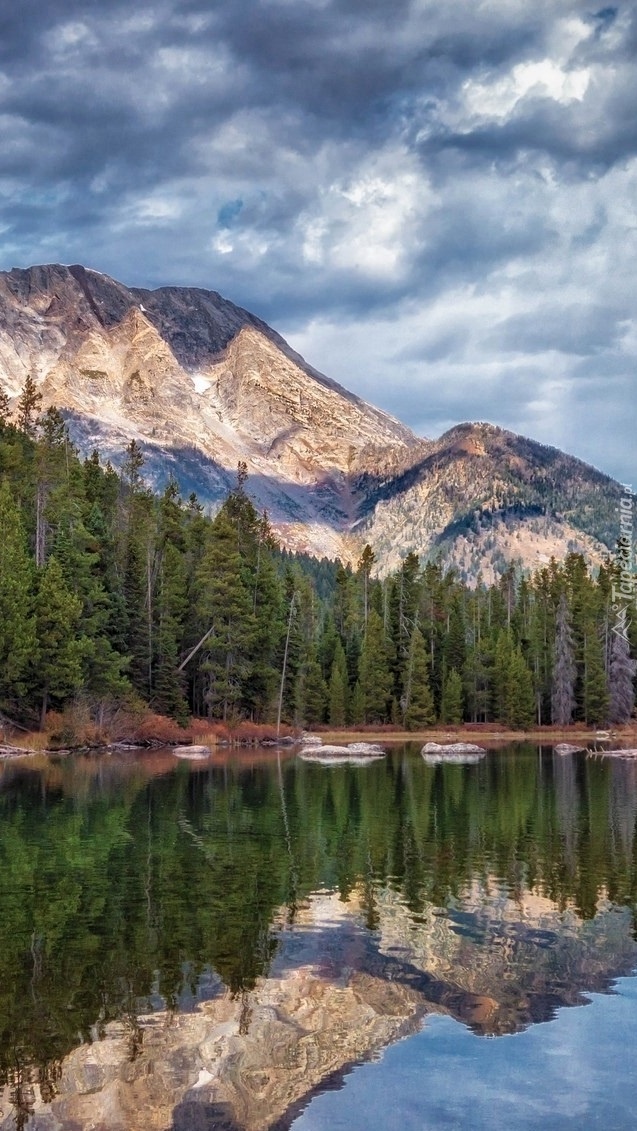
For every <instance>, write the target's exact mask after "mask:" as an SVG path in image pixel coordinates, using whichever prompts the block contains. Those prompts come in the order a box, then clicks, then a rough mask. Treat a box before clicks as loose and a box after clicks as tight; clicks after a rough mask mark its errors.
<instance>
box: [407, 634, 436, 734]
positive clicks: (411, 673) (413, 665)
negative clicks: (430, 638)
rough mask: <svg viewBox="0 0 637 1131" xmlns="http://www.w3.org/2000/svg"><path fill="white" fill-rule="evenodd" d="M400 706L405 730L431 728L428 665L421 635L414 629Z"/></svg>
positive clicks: (431, 708) (433, 714)
mask: <svg viewBox="0 0 637 1131" xmlns="http://www.w3.org/2000/svg"><path fill="white" fill-rule="evenodd" d="M401 706H402V707H403V719H404V725H405V726H406V728H407V730H419V729H420V728H422V727H428V726H432V725H433V723H434V722H435V711H434V702H433V696H432V694H431V687H430V686H429V663H428V658H427V650H426V648H425V641H424V640H423V637H422V633H421V632H419V631H418V629H417V628H415V629H414V631H413V633H412V637H411V647H410V650H409V660H408V665H407V679H406V681H405V692H404V698H403V700H402V704H401Z"/></svg>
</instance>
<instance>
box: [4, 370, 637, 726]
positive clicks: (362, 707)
mask: <svg viewBox="0 0 637 1131" xmlns="http://www.w3.org/2000/svg"><path fill="white" fill-rule="evenodd" d="M38 397H39V394H38V393H37V392H36V391H35V388H34V386H33V385H32V383H30V382H29V381H27V383H26V385H25V388H24V391H23V393H22V396H21V398H20V402H19V406H18V412H17V419H16V422H15V423H13V422H11V421H10V419H9V406H8V403H7V402H6V398H5V399H4V401H0V711H1V712H2V714H3V716H4V717H6V718H9V719H12V720H18V721H19V722H20V723H21V724H22V725H27V726H31V727H36V726H38V725H44V723H45V722H46V720H47V718H48V717H50V716H51V714H53V716H55V714H56V713H58V714H59V713H60V712H63V711H64V710H65V709H68V707H69V705H71V704H72V705H74V706H75V708H76V709H77V707H78V705H80V706H81V708H82V710H83V711H84V712H85V714H86V715H88V716H89V717H90V719H91V720H92V723H93V724H94V726H95V728H96V729H97V732H99V733H107V732H108V727H109V720H111V719H112V718H113V716H114V713H116V712H117V711H118V710H119V709H121V707H122V704H126V705H127V706H128V707H129V709H131V710H138V711H139V710H143V709H150V710H152V711H153V712H155V713H157V714H158V715H163V716H167V717H170V718H172V719H174V720H175V721H176V722H177V723H184V724H185V723H186V722H187V721H188V720H189V719H190V718H191V717H192V716H195V717H197V718H205V719H208V720H211V721H212V720H221V721H223V722H225V723H227V724H233V723H236V722H237V721H239V720H247V721H250V722H253V723H271V724H274V723H276V722H280V723H285V724H287V725H291V726H296V727H311V726H316V725H320V724H329V725H330V726H332V727H335V728H337V727H345V726H357V725H364V724H367V725H378V726H380V725H385V724H393V725H394V726H395V727H397V728H406V729H407V730H411V731H415V730H422V729H423V728H426V727H428V726H431V725H433V724H445V725H459V724H461V723H463V722H465V723H495V724H503V725H505V726H506V727H510V728H520V729H524V728H529V727H532V726H536V725H544V724H554V725H557V726H568V725H569V724H571V723H573V722H577V723H580V724H584V725H587V726H590V725H592V726H600V725H606V724H621V723H624V722H626V721H627V720H628V719H629V718H630V716H631V714H632V711H633V706H634V700H635V696H634V680H635V662H634V659H633V657H634V656H635V654H636V652H637V626H635V625H634V624H633V625H631V627H630V630H629V641H626V640H625V639H623V638H622V637H620V636H618V635H617V634H616V633H615V632H614V631H613V624H614V621H613V609H612V588H613V579H614V576H615V574H616V572H617V570H618V566H617V565H616V564H614V562H613V561H612V559H609V560H608V562H607V563H605V564H604V565H603V566H602V567H601V568H600V569H599V570H598V571H597V573H596V575H595V576H593V575H592V573H591V571H590V570H589V569H588V567H587V564H586V562H585V560H584V558H583V557H582V556H581V555H579V554H575V553H572V554H569V555H568V556H567V558H566V559H565V560H564V561H562V562H557V561H554V560H551V561H550V562H549V563H546V564H544V565H542V566H541V568H539V569H538V570H537V571H536V572H535V573H534V574H533V575H530V576H529V575H523V574H522V573H521V571H516V570H515V568H513V567H511V568H509V569H508V570H506V572H504V573H503V575H502V576H501V578H500V580H499V582H498V583H497V584H495V585H490V586H486V585H483V584H478V585H477V586H475V587H473V588H470V587H468V586H466V585H465V584H464V583H463V582H462V581H461V580H460V579H459V578H458V577H457V576H456V575H455V574H454V572H453V570H448V569H447V570H445V569H443V568H442V567H441V566H440V565H438V564H436V563H435V562H428V563H427V564H425V565H424V566H422V565H421V563H420V562H419V560H418V558H417V556H416V555H415V554H409V555H408V556H407V557H406V558H405V559H404V561H403V563H402V566H401V568H400V569H399V570H398V572H396V573H394V574H392V575H391V576H389V577H385V578H382V579H379V578H378V577H377V576H376V571H375V566H376V563H375V559H374V554H373V552H372V550H371V549H370V548H369V546H367V547H365V549H364V551H363V553H362V555H361V557H360V561H359V562H358V564H357V566H356V567H355V568H350V567H349V566H344V565H342V564H340V563H338V562H333V561H329V560H327V559H323V560H320V561H319V560H315V559H312V558H310V557H309V556H305V555H299V554H292V553H290V552H288V551H285V550H283V549H281V548H280V547H279V545H278V544H277V542H276V540H275V538H274V537H273V535H272V532H271V529H270V527H269V523H268V518H267V515H265V514H259V513H257V511H256V510H255V507H254V506H253V504H252V502H251V500H250V484H249V480H248V479H247V474H246V469H245V467H244V466H243V465H241V464H240V465H239V468H238V471H237V478H236V486H235V488H234V490H233V491H232V492H231V493H230V495H229V496H228V498H227V499H226V501H225V502H224V504H223V505H222V506H221V508H220V509H219V510H218V512H217V513H216V514H215V515H214V516H213V517H212V516H210V515H207V514H206V513H204V508H203V507H202V505H201V504H200V503H199V501H198V499H197V497H196V496H195V495H191V496H190V497H189V498H187V499H182V498H181V497H180V492H179V485H178V484H177V483H176V482H172V481H171V482H169V483H168V485H167V487H166V488H165V490H164V492H163V494H161V495H160V496H158V495H155V494H153V493H152V492H151V491H150V490H149V489H148V488H147V486H146V484H145V481H144V459H143V454H142V451H141V449H140V448H139V446H138V445H137V443H136V442H135V441H134V440H133V441H132V442H131V443H130V444H129V446H128V447H127V449H126V451H125V453H124V454H123V461H122V464H121V469H120V470H119V471H116V470H115V469H114V468H113V467H112V466H111V465H110V464H106V466H102V464H101V462H100V459H99V455H98V453H97V452H94V453H93V454H92V455H91V456H90V457H88V458H86V459H82V458H81V457H80V455H79V454H78V452H77V450H76V449H75V448H74V446H73V444H72V443H71V441H70V439H69V435H68V431H67V428H66V425H65V422H64V419H63V417H62V416H61V414H60V413H59V412H58V411H57V410H56V409H54V408H52V409H49V410H48V411H47V412H45V413H44V414H41V413H40V405H39V401H38Z"/></svg>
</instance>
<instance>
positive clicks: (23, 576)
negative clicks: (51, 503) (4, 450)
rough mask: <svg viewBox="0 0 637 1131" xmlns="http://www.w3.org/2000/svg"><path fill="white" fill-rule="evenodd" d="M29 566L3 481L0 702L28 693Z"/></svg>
mask: <svg viewBox="0 0 637 1131" xmlns="http://www.w3.org/2000/svg"><path fill="white" fill-rule="evenodd" d="M32 580H33V578H32V563H31V559H30V557H29V554H28V550H27V544H26V537H25V533H24V528H23V524H22V516H21V514H20V510H19V508H18V507H17V505H16V503H15V502H14V500H13V498H12V495H11V491H10V489H9V485H8V483H7V482H6V480H3V481H2V482H1V483H0V700H2V701H3V702H5V703H6V702H7V701H11V700H13V699H15V698H20V697H21V696H23V695H24V694H25V692H26V690H27V687H28V682H27V670H28V667H29V664H30V662H31V661H32V660H33V658H34V652H35V621H34V618H33V607H32V593H31V586H32Z"/></svg>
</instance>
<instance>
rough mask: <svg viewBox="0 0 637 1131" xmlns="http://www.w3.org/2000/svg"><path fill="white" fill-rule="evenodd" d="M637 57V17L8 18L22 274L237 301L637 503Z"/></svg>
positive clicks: (91, 11)
mask: <svg viewBox="0 0 637 1131" xmlns="http://www.w3.org/2000/svg"><path fill="white" fill-rule="evenodd" d="M636 59H637V13H636V9H635V6H634V4H629V3H625V2H623V0H622V2H619V3H617V5H614V6H612V7H611V6H608V7H601V8H597V6H596V4H595V3H592V4H587V3H585V2H581V3H580V2H578V0H533V2H532V3H531V2H530V0H437V3H434V2H433V0H242V2H241V3H236V2H235V3H232V2H231V0H157V2H154V0H137V2H136V3H135V4H134V5H131V4H130V3H128V0H126V2H120V0H100V2H99V3H97V2H90V0H83V2H80V0H47V3H46V4H45V3H44V2H43V0H20V3H19V4H9V3H5V4H4V5H2V13H1V14H0V122H1V134H0V137H1V138H2V143H1V145H0V208H1V214H0V268H2V269H6V268H10V267H12V266H28V265H29V264H31V263H43V262H53V261H60V262H65V263H72V262H82V263H84V264H86V265H87V266H92V267H96V268H98V269H99V270H101V271H105V272H107V273H109V274H111V275H114V276H115V277H116V278H118V279H120V280H121V281H122V282H125V283H128V284H132V285H142V286H159V285H162V284H166V283H179V284H189V285H197V286H203V287H209V288H211V289H214V290H219V291H221V293H222V294H224V295H225V296H226V297H228V298H232V299H233V300H234V301H235V302H238V303H239V304H241V305H243V306H246V307H248V308H249V309H251V310H253V311H254V312H256V313H258V314H260V315H261V316H262V317H264V318H265V319H266V320H267V321H269V322H270V323H271V324H273V325H274V326H275V327H276V328H277V329H278V330H279V331H281V332H282V333H283V334H284V335H285V336H286V337H287V338H288V339H289V340H290V342H291V343H292V344H293V345H294V346H295V348H297V349H299V350H300V351H301V352H302V353H303V354H304V355H305V356H306V358H307V359H308V361H310V362H311V363H312V364H313V365H315V366H316V367H317V368H319V369H322V370H323V371H324V372H326V373H328V374H329V375H330V376H332V377H335V378H336V379H337V380H340V381H341V382H342V383H343V384H345V385H346V386H348V387H349V388H351V389H353V390H355V391H356V392H358V393H360V394H361V395H362V396H364V397H366V398H367V399H368V400H371V401H374V402H376V403H377V404H380V405H382V406H383V407H384V408H386V409H388V410H389V411H390V412H393V413H394V414H395V415H396V416H399V417H400V418H401V419H402V420H404V421H406V422H407V423H408V424H410V425H411V426H412V427H413V428H414V429H415V430H416V431H418V432H419V433H421V434H423V435H429V436H435V435H438V434H440V432H442V431H443V430H444V429H445V428H447V427H449V426H450V425H452V424H454V423H457V422H459V421H461V420H468V419H473V420H491V421H493V422H495V423H497V424H501V425H503V426H505V427H509V428H512V429H514V430H516V431H520V432H523V433H525V434H527V435H530V436H533V437H535V438H537V439H541V440H543V441H545V442H548V443H553V444H556V445H558V446H560V447H563V448H565V449H567V450H570V451H572V452H573V453H575V454H577V455H579V456H581V457H582V458H585V459H587V460H589V461H590V462H592V463H594V464H596V465H597V466H598V467H601V468H603V469H604V470H607V471H610V472H611V473H613V474H615V475H617V476H618V477H619V478H621V479H623V480H625V481H628V482H633V483H634V485H635V487H636V488H637V457H636V456H635V455H634V454H633V450H634V446H635V445H634V437H635V432H636V426H637V389H636V387H635V359H636V355H637V330H636V326H635V320H634V312H635V293H636V287H635V275H636V269H635V264H636V263H637V255H636V252H637V191H636V188H637V113H636V111H635V107H636V106H637V64H636V62H635V60H636Z"/></svg>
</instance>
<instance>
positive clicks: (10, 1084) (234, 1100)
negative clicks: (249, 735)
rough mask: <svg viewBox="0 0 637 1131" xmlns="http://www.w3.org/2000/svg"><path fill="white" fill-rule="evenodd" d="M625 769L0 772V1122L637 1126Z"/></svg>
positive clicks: (249, 758) (258, 763)
mask: <svg viewBox="0 0 637 1131" xmlns="http://www.w3.org/2000/svg"><path fill="white" fill-rule="evenodd" d="M636 817H637V765H635V764H631V763H629V762H622V761H613V760H607V761H604V760H601V759H592V758H586V757H585V756H584V755H567V756H558V755H556V754H554V753H553V752H552V750H551V749H550V748H543V749H539V748H538V747H537V746H532V745H524V744H515V745H512V746H508V747H505V748H502V749H499V750H490V751H489V753H488V755H487V757H486V759H484V760H483V761H482V762H481V763H479V764H477V765H467V766H461V765H456V766H454V765H438V766H432V765H426V764H425V763H424V761H423V759H422V758H421V756H420V753H419V747H417V746H413V745H412V746H410V745H406V746H400V747H395V748H393V749H391V750H390V751H389V753H388V756H387V758H386V759H384V760H382V761H378V762H376V763H374V764H371V765H368V766H352V765H340V766H323V765H319V764H315V763H306V762H303V761H301V760H299V759H298V758H297V757H296V756H295V754H294V751H292V750H286V751H285V752H284V753H281V754H280V755H277V754H276V753H275V752H267V753H259V752H247V751H243V752H237V753H227V754H225V755H221V754H216V755H214V756H213V757H212V758H211V759H210V760H209V761H206V762H202V763H194V762H183V761H179V760H178V759H177V758H176V757H175V756H174V755H173V754H172V752H171V751H169V750H162V751H152V752H120V753H112V754H109V755H100V756H98V755H95V756H77V757H66V758H59V759H51V760H48V761H45V760H39V759H38V760H36V759H24V760H20V761H19V762H7V763H4V764H2V765H0V853H1V857H2V861H1V864H2V866H1V870H0V877H1V879H0V1129H1V1131H5V1129H6V1131H8V1129H9V1128H15V1127H16V1126H17V1127H18V1128H24V1127H28V1128H29V1129H30V1131H61V1129H64V1131H81V1129H88V1128H90V1129H91V1131H107V1129H108V1131H120V1129H121V1131H137V1129H139V1131H142V1129H143V1131H169V1129H170V1131H208V1129H213V1128H214V1129H216V1131H265V1129H269V1131H283V1129H284V1128H285V1129H288V1128H294V1129H295V1131H328V1129H329V1131H338V1129H341V1128H342V1129H345V1128H347V1129H348V1131H350V1129H353V1131H393V1129H394V1128H395V1129H396V1131H398V1129H399V1128H400V1129H401V1131H411V1129H414V1131H416V1129H418V1131H422V1129H423V1128H424V1129H432V1131H437V1129H439V1128H462V1129H463V1131H464V1129H467V1128H476V1129H482V1128H487V1127H488V1128H490V1129H493V1128H506V1129H507V1131H511V1129H527V1128H536V1127H537V1128H539V1127H542V1128H543V1129H549V1131H553V1129H555V1131H558V1129H559V1131H561V1129H565V1128H575V1127H577V1128H584V1129H587V1128H597V1127H599V1128H604V1129H605V1131H623V1129H624V1128H625V1129H629V1128H630V1129H632V1128H634V1127H635V1125H636V1124H637V1112H636V1108H637V1102H636V1101H635V1099H634V1097H635V1095H637V1068H636V1066H635V1059H634V1049H635V1048H637V978H635V977H634V972H635V971H636V970H637V941H636V920H635V912H636V908H637V847H636V837H635V824H636Z"/></svg>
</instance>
